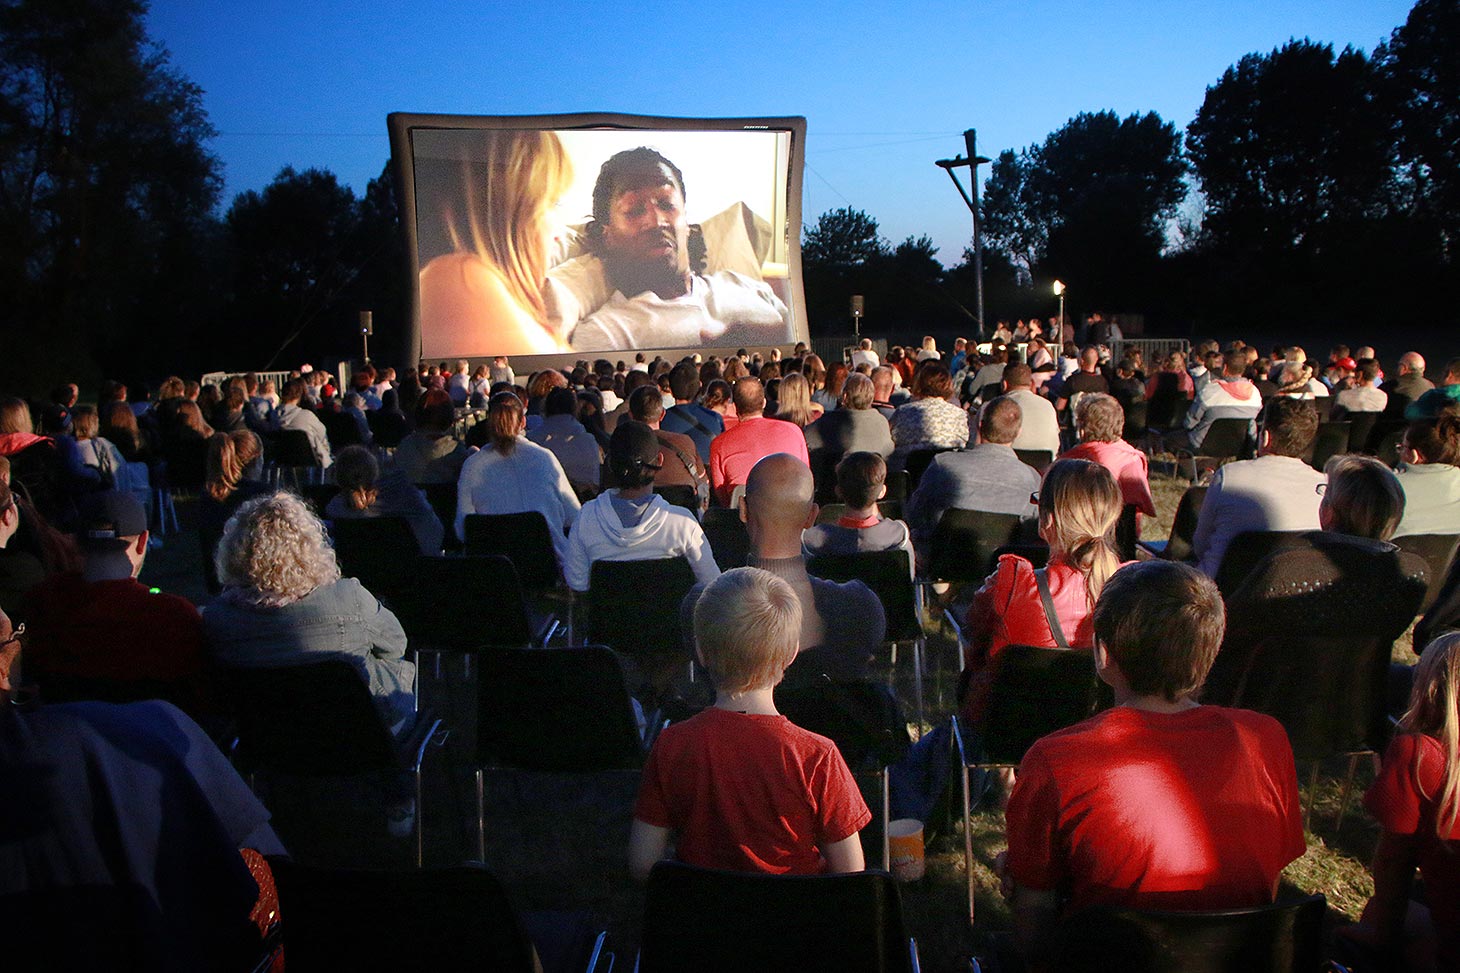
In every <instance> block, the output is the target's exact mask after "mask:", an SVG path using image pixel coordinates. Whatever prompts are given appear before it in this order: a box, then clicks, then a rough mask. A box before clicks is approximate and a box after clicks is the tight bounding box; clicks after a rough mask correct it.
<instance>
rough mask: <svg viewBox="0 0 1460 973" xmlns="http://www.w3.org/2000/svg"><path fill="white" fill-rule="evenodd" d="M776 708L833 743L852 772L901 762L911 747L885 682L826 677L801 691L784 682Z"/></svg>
mask: <svg viewBox="0 0 1460 973" xmlns="http://www.w3.org/2000/svg"><path fill="white" fill-rule="evenodd" d="M776 709H777V710H779V711H780V712H781V714H782V715H783V716H785V717H786V719H788V720H790V721H791V722H792V723H794V724H796V725H797V726H799V727H800V728H801V729H803V730H810V731H811V732H812V733H819V734H821V735H822V736H824V737H826V738H827V739H829V740H831V742H832V743H835V744H836V748H837V749H838V750H840V751H841V755H842V759H843V760H845V761H846V762H847V766H848V767H852V768H854V769H858V768H862V767H867V766H869V765H875V766H877V767H886V766H887V765H889V764H894V763H897V761H899V760H901V759H902V758H903V756H905V755H906V754H907V751H908V748H909V747H911V746H912V739H911V738H910V737H909V736H908V732H907V719H906V717H904V716H903V712H902V707H901V706H899V705H898V702H897V697H896V696H894V695H893V694H892V690H891V689H890V688H888V687H887V686H886V685H884V684H882V683H876V682H868V681H864V680H855V681H849V680H832V679H829V678H827V677H826V676H825V675H822V676H820V677H819V678H818V679H817V680H816V681H814V682H812V683H810V684H807V685H802V686H787V685H786V684H785V683H782V684H781V685H780V686H777V687H776Z"/></svg>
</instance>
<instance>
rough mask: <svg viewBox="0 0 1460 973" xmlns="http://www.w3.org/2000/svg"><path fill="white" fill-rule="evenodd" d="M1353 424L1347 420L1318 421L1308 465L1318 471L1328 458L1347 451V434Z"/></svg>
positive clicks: (1320, 470) (1321, 469)
mask: <svg viewBox="0 0 1460 973" xmlns="http://www.w3.org/2000/svg"><path fill="white" fill-rule="evenodd" d="M1352 429H1353V426H1352V425H1350V424H1349V423H1348V422H1320V423H1319V424H1318V433H1317V435H1315V436H1314V437H1313V451H1312V453H1311V454H1310V455H1309V457H1308V465H1309V466H1311V467H1313V468H1314V469H1315V470H1318V471H1319V472H1322V471H1323V467H1324V466H1325V465H1326V464H1327V463H1328V461H1329V460H1330V459H1332V458H1333V457H1335V456H1339V455H1341V454H1343V453H1347V452H1348V451H1349V434H1350V432H1351V431H1352Z"/></svg>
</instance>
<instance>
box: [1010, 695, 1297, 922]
mask: <svg viewBox="0 0 1460 973" xmlns="http://www.w3.org/2000/svg"><path fill="white" fill-rule="evenodd" d="M1005 821H1006V825H1007V830H1008V835H1009V857H1008V868H1009V873H1010V875H1011V876H1012V877H1013V879H1014V881H1015V882H1017V883H1018V884H1019V885H1021V886H1023V887H1025V888H1028V889H1036V890H1042V891H1051V890H1053V891H1057V892H1059V893H1060V894H1062V895H1063V896H1065V897H1067V899H1068V901H1067V903H1066V906H1065V908H1066V912H1067V913H1072V912H1076V911H1078V910H1080V909H1084V908H1087V907H1090V906H1111V907H1114V908H1120V909H1165V910H1177V911H1181V910H1211V909H1235V908H1245V907H1248V906H1256V905H1265V904H1267V903H1270V902H1271V901H1272V896H1273V890H1274V889H1275V888H1276V885H1277V879H1278V875H1279V873H1281V872H1282V870H1283V867H1284V866H1285V865H1287V864H1288V863H1289V862H1291V861H1293V860H1294V859H1296V858H1298V857H1299V856H1300V855H1302V854H1303V851H1304V844H1303V827H1302V822H1301V820H1300V817H1299V812H1298V777H1297V772H1296V770H1295V769H1294V766H1293V751H1292V748H1291V747H1290V746H1289V745H1288V737H1287V734H1286V733H1285V732H1284V731H1283V728H1282V726H1281V725H1280V724H1279V723H1278V722H1277V721H1276V720H1274V719H1273V718H1272V717H1270V716H1264V715H1262V714H1259V713H1252V712H1249V711H1247V710H1237V709H1225V708H1223V707H1218V706H1198V707H1196V708H1195V709H1190V710H1185V711H1183V712H1180V713H1148V712H1144V711H1141V710H1135V709H1131V708H1129V707H1124V706H1118V707H1116V708H1114V709H1110V710H1106V711H1105V712H1104V713H1101V714H1099V715H1097V716H1094V717H1092V718H1091V719H1088V720H1086V721H1085V722H1083V723H1080V724H1077V725H1075V726H1072V727H1070V728H1069V729H1065V730H1060V731H1059V732H1057V733H1052V734H1050V735H1049V736H1047V737H1045V738H1043V739H1042V740H1040V741H1038V742H1037V743H1035V744H1034V746H1033V747H1031V748H1030V750H1029V752H1028V753H1027V754H1025V756H1024V761H1023V763H1022V764H1020V766H1019V778H1018V781H1017V782H1016V783H1015V785H1014V792H1013V794H1012V795H1011V796H1010V798H1009V807H1008V810H1007V811H1006V812H1005Z"/></svg>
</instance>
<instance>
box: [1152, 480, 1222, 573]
mask: <svg viewBox="0 0 1460 973" xmlns="http://www.w3.org/2000/svg"><path fill="white" fill-rule="evenodd" d="M1206 496H1207V487H1204V486H1189V487H1187V488H1186V492H1185V493H1183V494H1182V495H1181V500H1180V501H1179V502H1178V503H1177V504H1176V516H1175V517H1174V518H1172V521H1171V537H1170V538H1169V539H1167V540H1166V541H1137V542H1136V543H1137V545H1138V546H1140V547H1141V548H1144V549H1145V550H1146V551H1148V552H1150V553H1151V554H1155V555H1156V556H1157V557H1161V558H1165V559H1166V560H1168V561H1191V560H1195V558H1196V552H1195V551H1193V550H1192V541H1193V540H1194V539H1195V538H1196V522H1197V518H1199V517H1200V516H1201V505H1202V501H1203V500H1205V499H1206Z"/></svg>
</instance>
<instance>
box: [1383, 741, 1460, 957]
mask: <svg viewBox="0 0 1460 973" xmlns="http://www.w3.org/2000/svg"><path fill="white" fill-rule="evenodd" d="M1444 776H1445V751H1444V747H1443V746H1442V745H1441V744H1440V741H1438V740H1436V739H1434V738H1433V737H1428V736H1422V735H1420V734H1416V733H1406V734H1403V735H1400V736H1396V737H1395V738H1394V739H1393V741H1391V742H1390V744H1389V749H1388V750H1387V751H1386V752H1385V753H1384V763H1383V766H1382V767H1381V768H1380V770H1379V776H1378V778H1376V779H1375V781H1374V783H1373V785H1372V786H1371V787H1370V788H1369V792H1368V793H1367V794H1365V795H1364V807H1366V808H1368V809H1369V812H1370V813H1371V814H1373V815H1374V817H1375V818H1376V819H1377V820H1378V822H1379V824H1380V825H1382V826H1383V828H1384V830H1385V831H1388V832H1391V833H1393V834H1399V835H1415V836H1416V837H1417V838H1419V840H1420V848H1419V871H1420V874H1421V875H1423V876H1424V880H1425V896H1426V897H1427V898H1428V899H1429V903H1430V914H1431V916H1432V917H1433V918H1434V926H1435V933H1436V935H1438V936H1439V964H1438V967H1439V968H1440V969H1442V970H1453V969H1460V822H1457V823H1456V824H1454V825H1452V826H1451V827H1450V829H1449V832H1448V834H1446V836H1445V838H1446V840H1444V841H1441V840H1440V837H1439V834H1438V833H1437V832H1436V830H1435V822H1436V819H1437V817H1438V815H1439V810H1440V801H1439V794H1440V785H1441V783H1442V782H1443V780H1444ZM1425 795H1429V796H1428V797H1426V796H1425Z"/></svg>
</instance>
